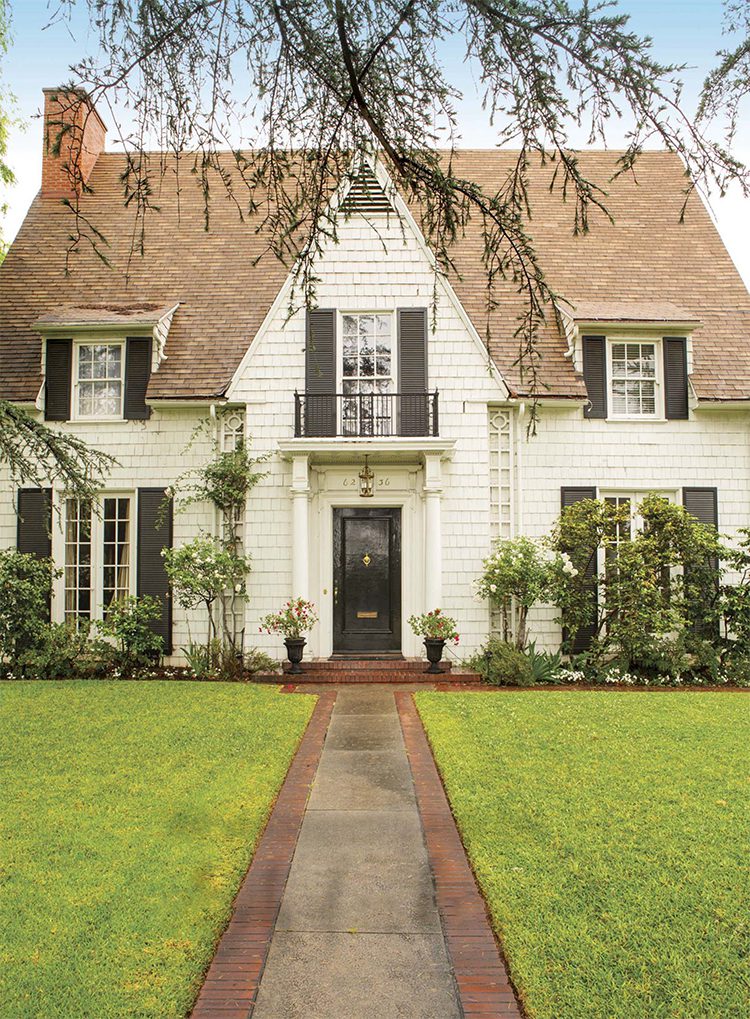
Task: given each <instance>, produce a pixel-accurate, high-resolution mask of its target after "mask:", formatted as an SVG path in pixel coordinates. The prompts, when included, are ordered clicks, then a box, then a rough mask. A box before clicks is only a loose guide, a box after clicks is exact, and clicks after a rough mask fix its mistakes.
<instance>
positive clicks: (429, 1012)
mask: <svg viewBox="0 0 750 1019" xmlns="http://www.w3.org/2000/svg"><path fill="white" fill-rule="evenodd" d="M252 1014H253V1019H303V1017H304V1019H365V1017H367V1019H371V1017H373V1016H378V1019H460V1016H461V1015H462V1012H461V1009H460V1007H459V1004H458V995H457V990H456V986H455V982H454V978H453V974H452V969H451V965H450V962H449V959H448V953H447V949H446V944H445V939H444V936H443V932H442V929H441V923H440V916H439V914H438V910H437V907H436V904H435V890H434V886H433V879H432V873H431V870H430V865H429V861H428V857H427V850H426V848H425V843H424V836H423V832H422V826H421V823H420V817H419V812H418V809H417V803H416V799H415V795H414V787H413V783H412V777H411V771H410V768H409V762H408V759H407V755H406V750H405V748H404V742H403V737H402V733H401V726H400V723H399V717H398V713H397V711H396V704H395V701H394V697H393V693H392V692H391V691H390V690H382V689H373V688H369V689H367V688H365V689H362V690H351V689H348V690H346V689H344V690H340V691H339V693H338V696H337V699H336V704H335V707H334V710H333V717H332V719H331V724H330V727H329V729H328V735H327V737H326V741H325V745H324V747H323V753H322V756H321V759H320V764H319V767H318V771H317V774H316V779H315V783H314V786H313V791H312V794H311V796H310V800H309V804H308V807H307V811H306V813H305V816H304V820H303V822H302V827H301V830H300V835H299V840H298V842H297V848H296V851H295V854H294V859H293V861H292V866H291V870H290V872H289V878H288V881H287V884H286V889H285V892H284V895H283V898H282V901H281V908H280V911H279V915H278V919H277V922H276V928H275V931H274V934H273V938H272V941H271V947H270V951H269V954H268V959H267V961H266V965H265V969H264V972H263V976H262V978H261V982H260V987H259V989H258V996H257V999H256V1005H255V1008H254V1010H253V1013H252Z"/></svg>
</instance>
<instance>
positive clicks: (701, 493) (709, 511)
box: [682, 488, 719, 638]
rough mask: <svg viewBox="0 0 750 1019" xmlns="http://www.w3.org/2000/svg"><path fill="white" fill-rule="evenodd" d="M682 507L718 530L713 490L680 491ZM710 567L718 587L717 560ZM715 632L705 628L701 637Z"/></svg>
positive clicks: (714, 491)
mask: <svg viewBox="0 0 750 1019" xmlns="http://www.w3.org/2000/svg"><path fill="white" fill-rule="evenodd" d="M682 505H683V506H684V507H685V509H686V510H687V511H688V513H690V514H691V515H692V516H694V517H695V518H696V520H699V521H700V522H701V523H702V524H708V526H709V527H715V528H716V529H717V530H718V527H719V493H718V491H717V490H716V489H715V488H683V490H682ZM711 566H712V568H713V570H714V572H715V573H716V584H717V587H718V583H719V561H718V559H712V560H711ZM695 629H696V631H698V632H701V631H702V630H703V629H704V628H703V627H699V626H698V625H697V622H696V625H695ZM715 635H716V630H715V628H714V627H712V626H710V625H709V626H708V627H706V628H705V632H704V633H703V636H705V637H709V638H710V637H714V636H715Z"/></svg>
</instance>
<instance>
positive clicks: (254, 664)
mask: <svg viewBox="0 0 750 1019" xmlns="http://www.w3.org/2000/svg"><path fill="white" fill-rule="evenodd" d="M182 651H183V654H184V655H185V659H186V661H187V665H188V672H189V673H190V674H191V675H193V676H195V678H196V679H212V680H220V681H223V682H240V681H241V680H243V679H247V678H252V677H253V676H260V675H269V674H272V673H274V672H277V671H278V669H279V663H278V662H277V661H275V660H274V659H273V658H271V657H270V655H267V654H266V653H265V652H264V651H261V650H260V649H259V648H250V649H249V650H248V651H245V653H244V654H242V655H239V654H238V653H237V652H236V651H235V650H234V648H233V647H231V646H230V645H228V644H226V643H224V642H223V641H221V640H218V639H214V640H212V641H211V643H210V645H209V646H208V647H207V646H206V645H205V644H190V645H188V647H186V648H183V649H182Z"/></svg>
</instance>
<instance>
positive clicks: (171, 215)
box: [0, 150, 750, 401]
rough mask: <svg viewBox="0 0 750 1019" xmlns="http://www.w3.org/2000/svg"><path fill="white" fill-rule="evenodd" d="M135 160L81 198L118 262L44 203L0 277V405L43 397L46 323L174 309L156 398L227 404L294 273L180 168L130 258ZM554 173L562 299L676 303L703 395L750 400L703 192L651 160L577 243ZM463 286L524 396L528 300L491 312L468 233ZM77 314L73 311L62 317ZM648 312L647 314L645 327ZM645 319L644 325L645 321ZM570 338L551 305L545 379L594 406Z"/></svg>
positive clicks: (102, 177) (730, 293)
mask: <svg viewBox="0 0 750 1019" xmlns="http://www.w3.org/2000/svg"><path fill="white" fill-rule="evenodd" d="M513 159H514V156H513V153H509V152H502V151H498V150H467V151H465V152H463V153H461V154H459V156H458V157H457V159H456V169H457V172H458V173H460V174H462V175H464V176H467V177H469V176H470V177H472V178H474V179H475V180H477V181H478V182H480V183H481V184H482V185H483V186H484V187H485V188H486V189H487V190H494V189H495V188H496V187H498V186H500V185H501V184H502V182H503V181H504V179H505V177H506V175H507V173H508V172H509V169H510V168H511V166H512V165H513ZM615 160H616V154H614V153H602V152H588V153H585V154H583V155H582V163H583V165H584V168H585V170H586V172H587V173H588V174H589V175H590V176H591V177H592V178H593V179H594V180H596V181H597V182H598V183H600V184H605V185H607V182H608V181H609V179H610V177H611V175H612V172H613V170H614V168H615ZM123 168H124V159H123V157H122V156H121V155H119V154H114V153H104V154H102V155H101V156H100V157H99V159H98V161H97V163H96V166H95V168H94V171H93V173H92V175H91V178H90V181H89V184H90V186H91V188H92V193H91V194H86V195H85V196H83V198H82V200H81V202H82V206H81V207H82V211H83V213H84V215H85V216H86V218H87V219H88V220H89V221H90V222H91V223H92V224H94V225H95V226H96V228H97V230H99V231H100V232H101V234H102V235H103V236H104V237H105V238H106V241H107V247H106V248H105V249H104V250H105V251H106V255H107V258H108V260H109V263H110V266H107V265H105V263H104V262H103V261H102V260H101V259H100V258H99V257H98V256H97V255H96V254H95V253H94V252H93V251H92V250H91V247H90V246H89V245H87V244H86V243H84V244H82V245H80V247H79V249H78V251H76V252H73V253H72V254H71V255H70V256H69V257H68V258H67V263H68V269H69V271H68V272H67V273H66V253H67V252H68V249H69V247H70V235H71V232H72V228H73V217H72V214H71V212H70V210H69V209H67V208H65V207H64V206H63V205H62V204H61V203H60V201H59V200H58V199H54V198H42V197H40V196H38V197H37V198H36V199H35V200H34V202H33V204H32V206H31V209H30V210H29V213H28V215H27V217H26V220H25V222H24V224H23V226H22V227H21V230H20V232H19V234H18V237H17V238H16V240H15V241H14V243H13V245H12V247H11V250H10V251H9V253H8V255H7V257H6V259H5V262H4V263H3V265H2V266H1V267H0V395H2V396H4V397H6V398H9V399H14V400H29V401H30V400H33V399H34V398H35V397H36V395H37V392H38V390H39V385H40V382H41V376H40V366H41V337H40V335H39V332H38V331H37V329H36V328H35V326H36V324H37V322H38V320H39V319H46V320H48V321H49V320H50V319H51V318H53V317H54V316H55V315H57V314H61V310H60V306H61V305H65V306H69V307H70V308H78V309H80V308H82V307H84V308H86V307H88V308H91V306H93V305H106V306H108V307H114V306H117V305H124V306H130V307H148V308H149V312H150V311H151V309H152V308H158V309H159V310H161V309H162V308H171V307H173V306H174V305H175V304H177V303H178V302H179V305H180V306H179V308H178V309H177V311H176V313H175V315H174V319H173V321H172V325H171V329H170V332H169V338H168V341H167V348H166V354H167V357H166V360H165V361H164V362H163V363H162V365H161V367H160V369H159V371H158V372H155V373H154V375H153V376H152V378H151V382H150V385H149V393H148V395H149V397H150V398H152V399H155V398H162V399H163V398H175V399H180V398H181V399H186V398H196V397H206V398H209V397H212V396H219V395H221V394H222V393H223V392H224V390H225V389H226V386H227V384H228V383H229V381H230V379H231V377H232V374H233V372H234V371H235V370H236V368H237V366H238V365H239V363H240V360H241V358H242V356H243V354H244V353H245V351H246V350H247V347H248V346H249V344H250V342H251V341H252V339H253V337H254V335H255V333H256V332H257V330H258V328H259V326H260V324H261V322H262V321H263V318H264V316H265V314H266V312H267V311H268V309H269V307H270V305H271V303H272V302H273V300H274V298H275V297H276V295H277V294H278V292H279V289H280V288H281V286H282V284H283V282H284V280H285V278H286V275H287V267H285V266H284V265H283V264H281V263H280V262H279V261H278V260H277V259H276V258H275V257H274V256H273V255H271V254H270V253H268V251H267V242H268V238H267V236H266V235H265V234H264V231H263V230H262V229H259V228H258V225H257V223H254V222H253V220H252V218H250V219H248V218H247V217H246V218H245V220H244V221H243V220H242V219H241V218H240V217H239V215H238V212H237V207H236V205H235V204H234V203H233V202H231V201H229V200H228V199H227V198H226V197H225V196H224V194H223V193H222V190H221V185H220V183H219V182H218V180H217V181H216V183H215V187H214V190H213V192H212V195H211V202H210V219H209V229H208V230H207V231H206V230H205V229H204V226H205V217H204V203H203V196H202V193H201V190H200V188H199V186H198V182H197V180H196V178H195V177H194V176H192V175H191V174H190V173H189V172H187V171H183V172H182V174H181V176H180V178H179V183H178V180H177V178H176V176H175V175H174V173H172V172H171V171H168V172H167V173H166V174H165V175H164V176H163V178H162V179H161V182H160V185H159V186H158V188H157V193H156V194H155V195H154V197H153V202H154V204H155V205H156V206H158V209H159V211H158V212H154V213H153V214H150V216H149V219H148V221H147V224H146V232H145V252H144V254H143V255H141V254H139V253H136V254H132V238H133V236H134V231H136V230H137V224H136V215H135V210H134V209H133V208H132V207H125V206H124V204H123V200H122V186H121V184H120V175H121V173H122V171H123ZM552 174H553V168H552V167H551V166H550V165H549V164H548V165H547V166H540V165H538V166H536V167H535V168H533V169H532V173H531V177H532V180H531V189H530V192H531V204H532V214H533V215H532V220H531V222H530V224H529V228H530V232H531V234H532V236H533V238H534V241H535V244H536V247H537V250H538V254H539V258H540V261H541V264H542V266H543V268H544V271H545V273H546V275H547V278H548V280H549V282H550V284H551V286H552V288H553V289H554V290H555V291H556V292H557V293H558V294H559V295H560V296H561V298H564V299H567V300H568V301H569V302H570V303H571V304H580V305H581V306H585V305H586V304H587V303H588V304H591V305H592V306H594V305H596V306H597V307H602V306H605V305H609V306H612V307H615V306H619V307H622V306H624V305H628V306H631V307H632V306H636V305H640V306H641V308H642V309H643V308H645V307H647V306H648V307H651V308H655V307H660V308H662V309H664V308H665V307H666V308H668V307H670V306H671V307H674V308H675V309H677V310H679V311H680V313H681V315H680V319H681V321H685V316H687V319H688V320H691V321H692V320H695V321H698V322H699V323H700V325H699V326H698V327H697V328H696V329H695V332H694V334H693V336H694V375H693V383H694V386H695V389H696V392H697V394H698V396H699V397H700V398H701V399H711V400H717V399H718V400H732V399H748V398H750V295H748V292H747V290H746V288H745V287H744V285H743V283H742V281H741V279H740V277H739V274H738V273H737V270H736V269H735V267H734V265H733V264H732V261H731V259H730V257H729V255H728V253H727V252H726V250H725V248H724V246H723V244H722V242H721V239H720V238H719V235H718V233H717V231H716V229H715V227H714V225H713V223H712V222H711V219H710V217H709V215H708V213H707V211H706V209H705V208H704V206H703V204H702V202H701V201H700V199H699V198H698V197H697V196H695V195H694V196H692V197H691V198H690V200H689V201H688V204H687V209H686V212H685V217H684V221H683V222H680V210H681V206H682V202H683V199H684V194H683V190H684V187H685V178H684V176H683V172H682V166H681V164H680V162H679V160H678V159H677V158H676V157H674V156H671V155H669V154H666V153H659V152H653V153H646V154H644V156H643V157H642V159H641V160H640V162H639V163H638V166H637V169H636V172H635V174H629V175H626V176H624V177H621V178H619V179H618V180H617V181H615V182H613V183H612V184H610V185H607V186H608V190H609V196H608V198H607V204H608V207H609V210H610V211H611V213H612V215H613V217H614V220H615V222H614V224H612V223H610V222H609V221H608V220H607V219H606V217H605V216H604V215H603V214H601V213H596V212H592V213H591V215H590V225H591V229H590V232H589V233H588V234H585V235H578V236H574V235H573V207H572V204H571V203H570V202H568V203H567V204H566V203H565V202H564V201H563V200H562V198H561V196H560V193H559V189H557V190H556V191H555V192H553V193H550V190H549V187H550V182H551V179H552ZM454 256H455V263H456V266H457V269H458V276H456V277H454V278H453V279H452V280H451V282H452V283H453V286H454V287H455V290H456V292H457V294H458V296H459V298H460V300H461V301H462V303H463V304H464V307H465V308H466V311H467V312H468V314H469V316H470V317H471V319H472V321H473V322H474V324H475V327H476V329H477V331H478V333H479V335H480V336H482V337H483V338H485V339H487V338H488V342H489V347H490V351H491V354H492V356H493V358H494V359H495V362H496V364H497V366H498V368H499V369H500V370H501V372H503V374H504V375H505V377H506V379H507V381H508V383H509V385H510V387H511V390H512V391H514V392H516V393H519V394H523V393H524V391H525V390H527V389H528V380H524V379H522V378H521V377H520V374H519V370H518V367H517V365H515V363H514V362H515V361H516V358H517V351H518V340H517V338H515V337H514V333H515V330H516V328H517V325H518V318H519V315H520V314H521V313H522V311H523V298H522V297H520V296H519V295H518V294H517V293H516V292H515V289H514V285H513V284H512V283H510V282H507V283H501V284H500V285H499V286H498V289H497V293H496V297H497V307H496V308H495V309H494V310H493V311H492V312H491V314H489V316H488V314H487V311H486V293H487V291H486V278H485V273H484V269H483V266H482V257H481V256H482V241H481V236H480V231H479V229H478V226H477V225H476V224H470V226H469V227H468V228H467V230H466V232H465V235H464V236H463V237H462V238H461V239H460V240H458V241H457V242H456V245H455V251H454ZM62 314H67V311H65V312H62ZM642 317H643V314H641V318H642ZM633 320H634V321H638V320H639V319H637V318H634V319H633ZM565 349H566V341H565V339H564V338H563V336H562V334H561V331H560V330H559V328H558V325H557V322H556V318H555V315H554V314H553V311H552V309H550V313H549V316H548V321H547V323H546V324H545V325H544V326H543V327H542V329H541V332H540V350H541V353H542V361H541V377H542V380H543V382H544V383H545V385H546V387H547V388H546V389H545V390H544V391H543V394H542V395H544V394H546V395H549V396H563V397H582V396H584V395H585V387H584V385H583V381H582V379H581V378H580V376H578V375H577V374H576V373H575V371H574V369H573V366H572V364H571V362H570V360H569V359H566V358H565V357H564V356H563V355H564V352H565Z"/></svg>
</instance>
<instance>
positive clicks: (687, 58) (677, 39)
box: [0, 0, 750, 286]
mask: <svg viewBox="0 0 750 1019" xmlns="http://www.w3.org/2000/svg"><path fill="white" fill-rule="evenodd" d="M618 7H619V9H620V10H622V11H623V12H624V13H627V14H629V15H630V16H631V27H632V29H633V30H634V31H636V32H637V33H638V34H640V35H648V36H650V37H651V38H652V39H653V41H654V55H655V57H656V58H657V59H658V60H660V61H661V62H663V63H675V64H687V65H689V69H688V71H687V72H685V76H684V77H685V94H684V105H685V106H686V108H687V109H688V111H690V110H692V109H694V107H695V100H696V96H697V94H698V89H699V87H700V84H701V82H702V81H703V78H704V76H705V74H706V72H707V71H708V70H709V69H710V68H711V67H712V66H713V64H714V63H715V54H716V52H717V50H719V49H720V48H722V46H723V45H726V43H727V40H726V39H724V38H723V37H722V34H721V12H722V4H721V0H620V2H619V4H618ZM57 9H58V0H11V11H12V24H11V33H12V42H11V45H10V49H9V52H8V54H7V55H6V56H5V58H4V60H3V63H2V69H1V73H2V78H3V81H4V83H5V85H6V86H7V88H9V89H10V91H11V92H13V94H14V95H15V96H16V99H17V116H18V120H19V121H20V124H19V125H18V126H17V127H14V128H13V129H12V131H11V135H10V140H9V154H8V161H9V163H10V165H11V166H12V168H13V169H14V171H15V173H16V177H17V183H16V185H15V186H14V187H13V188H11V189H9V190H6V191H5V192H4V193H3V192H2V191H0V198H1V199H2V202H3V203H7V205H8V211H7V213H6V215H5V217H4V219H3V220H1V221H0V230H1V231H2V236H3V237H4V238H5V239H7V240H10V239H12V238H13V237H14V236H15V234H16V232H17V230H18V228H19V226H20V224H21V222H22V221H23V218H24V216H25V215H26V211H27V209H28V207H29V205H30V203H31V201H32V199H33V197H34V195H35V194H36V192H37V191H38V189H39V183H40V179H41V157H42V126H41V121H40V120H39V119H38V114H39V112H40V109H41V101H42V89H43V88H47V87H55V86H57V85H59V84H61V83H63V82H66V81H68V80H70V78H71V72H70V67H71V65H72V64H74V63H76V62H78V61H79V60H80V59H82V58H83V57H86V56H92V55H95V53H96V48H97V39H96V35H95V33H94V32H92V31H91V30H90V28H89V24H88V16H87V11H86V4H85V2H84V0H78V2H77V3H76V4H75V8H74V11H73V16H72V18H71V19H70V20H69V21H63V20H60V19H55V17H54V15H55V12H56V11H57ZM444 55H445V59H446V60H447V61H448V62H449V64H450V71H451V73H452V74H453V75H454V76H455V79H456V80H457V81H459V82H460V84H461V87H462V90H463V91H464V100H463V102H462V103H461V104H460V105H459V107H458V112H459V126H460V131H461V144H462V145H464V146H466V147H474V148H481V147H486V146H489V145H492V144H493V135H492V128H491V127H489V125H488V122H487V118H486V115H485V114H484V112H483V111H482V109H481V105H480V102H479V99H478V98H477V96H476V94H475V92H474V89H473V83H472V79H471V75H470V74H469V73H468V72H467V70H466V68H465V67H464V66H463V65H462V63H461V54H460V52H459V51H458V48H457V47H456V48H455V50H451V49H450V48H447V49H446V50H445V51H444ZM116 112H117V111H116ZM745 114H746V115H745V117H744V124H743V126H742V128H741V130H740V133H739V136H738V139H737V146H736V154H737V155H738V156H739V157H740V158H741V159H743V160H744V161H746V162H748V163H750V106H749V107H748V109H747V110H746V111H745ZM107 119H108V118H107V117H105V120H107ZM122 119H123V121H124V120H125V119H126V113H125V111H122ZM112 134H113V132H111V135H112ZM623 138H624V129H623V128H618V127H617V125H615V127H614V129H613V130H612V132H611V133H610V134H609V135H608V138H607V142H608V145H609V146H610V147H611V148H620V147H622V145H623ZM573 140H574V142H575V143H576V144H580V145H583V144H585V138H583V137H581V138H575V136H574V139H573ZM738 192H739V189H736V190H734V191H732V192H731V193H730V194H729V195H727V196H725V197H724V198H720V197H718V196H713V197H712V199H711V212H712V214H713V215H714V218H715V220H716V223H717V226H718V228H719V231H720V233H721V235H722V237H723V239H724V242H725V244H726V245H727V247H728V249H729V252H730V254H731V255H732V257H733V259H734V261H735V263H736V265H737V267H738V268H739V270H740V272H741V273H742V275H743V277H744V279H745V282H746V283H747V285H748V286H750V199H746V198H744V197H743V196H742V195H741V194H739V193H738Z"/></svg>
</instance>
